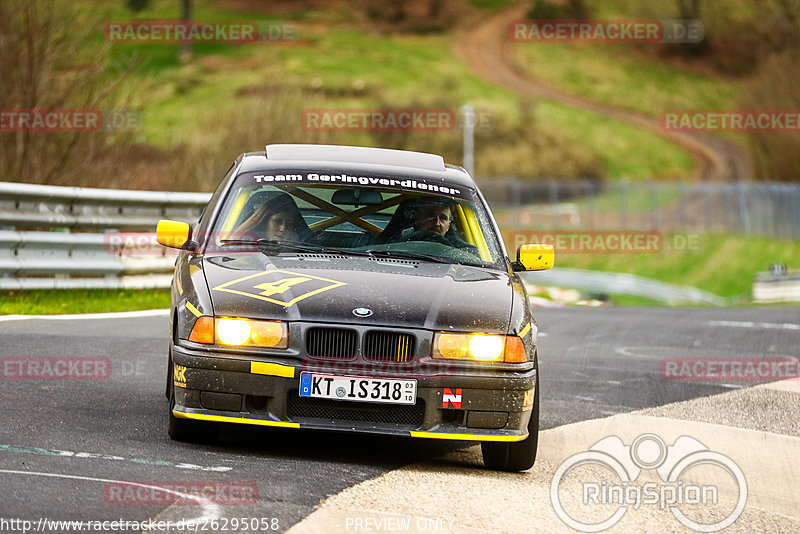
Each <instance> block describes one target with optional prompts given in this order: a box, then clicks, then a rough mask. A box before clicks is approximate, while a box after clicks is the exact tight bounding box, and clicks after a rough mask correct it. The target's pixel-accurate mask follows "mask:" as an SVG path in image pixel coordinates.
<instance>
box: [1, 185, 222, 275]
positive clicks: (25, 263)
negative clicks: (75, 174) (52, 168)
mask: <svg viewBox="0 0 800 534" xmlns="http://www.w3.org/2000/svg"><path fill="white" fill-rule="evenodd" d="M210 196H211V195H210V194H207V193H171V192H162V191H127V190H116V189H94V188H85V187H57V186H47V185H31V184H21V183H10V182H0V289H4V290H9V289H51V288H64V289H67V288H70V289H71V288H150V287H169V285H170V281H171V278H172V275H171V274H170V273H171V271H172V268H173V266H174V262H175V254H174V252H172V251H168V250H167V249H165V248H164V247H160V246H159V245H156V244H155V239H154V234H153V231H154V229H155V225H156V223H157V222H158V220H159V219H163V218H169V219H178V220H183V221H196V220H197V219H198V218H199V216H200V212H201V210H202V209H203V207H204V206H205V205H206V204H207V203H208V199H209V198H210ZM45 230H46V231H45ZM76 230H78V232H75V231H76ZM142 230H143V231H145V232H147V233H149V234H151V237H150V238H149V241H150V243H151V246H149V247H148V246H146V245H145V246H141V242H142V237H144V238H145V241H147V240H148V238H147V236H145V235H144V234H140V235H138V236H137V237H139V239H138V242H137V245H136V246H135V247H134V248H133V249H132V247H131V246H130V243H126V242H124V240H123V241H122V242H119V241H120V240H119V239H117V240H115V239H114V238H115V237H118V236H120V235H121V234H120V232H130V231H142ZM129 235H130V234H129Z"/></svg>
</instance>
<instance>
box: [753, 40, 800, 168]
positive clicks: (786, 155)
mask: <svg viewBox="0 0 800 534" xmlns="http://www.w3.org/2000/svg"><path fill="white" fill-rule="evenodd" d="M798 53H800V49H798V50H786V51H785V52H783V53H782V54H779V55H776V56H773V57H772V58H770V59H769V60H767V61H766V62H764V64H763V65H762V66H761V68H760V69H759V70H758V72H757V75H756V77H755V79H754V81H753V82H752V83H751V84H750V86H749V88H748V89H747V91H746V92H745V95H744V96H743V97H742V98H741V99H740V100H739V108H740V109H742V110H786V111H787V112H788V111H789V110H797V109H800V71H798V70H797V67H796V65H797V55H798ZM747 136H748V140H749V144H750V147H751V150H752V154H753V159H754V160H755V161H754V163H755V172H756V177H757V178H759V179H762V180H774V181H784V182H797V181H800V137H798V135H797V133H796V132H788V133H781V132H771V131H757V132H750V133H748V134H747Z"/></svg>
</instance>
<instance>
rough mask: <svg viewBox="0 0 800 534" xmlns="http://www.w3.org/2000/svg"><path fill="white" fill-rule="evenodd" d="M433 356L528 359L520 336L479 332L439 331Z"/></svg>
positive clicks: (514, 360)
mask: <svg viewBox="0 0 800 534" xmlns="http://www.w3.org/2000/svg"><path fill="white" fill-rule="evenodd" d="M433 357H434V358H444V359H452V360H473V361H479V362H506V363H522V362H526V361H528V355H527V354H526V352H525V346H524V345H523V344H522V340H521V339H520V338H519V337H517V336H503V335H497V334H479V333H474V334H453V333H450V332H437V333H436V334H435V335H434V337H433Z"/></svg>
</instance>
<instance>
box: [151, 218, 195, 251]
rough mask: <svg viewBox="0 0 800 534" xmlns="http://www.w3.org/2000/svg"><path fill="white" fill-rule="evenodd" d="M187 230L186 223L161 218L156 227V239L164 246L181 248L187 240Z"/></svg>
mask: <svg viewBox="0 0 800 534" xmlns="http://www.w3.org/2000/svg"><path fill="white" fill-rule="evenodd" d="M189 232H190V227H189V224H188V223H185V222H180V221H168V220H161V221H158V226H157V227H156V241H158V242H159V243H160V244H162V245H164V246H165V247H170V248H183V246H184V245H185V244H186V243H188V242H189Z"/></svg>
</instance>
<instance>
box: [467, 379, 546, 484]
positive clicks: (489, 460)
mask: <svg viewBox="0 0 800 534" xmlns="http://www.w3.org/2000/svg"><path fill="white" fill-rule="evenodd" d="M538 447H539V370H538V366H537V370H536V390H535V392H534V394H533V410H532V411H531V419H530V421H529V422H528V437H527V438H525V439H524V440H522V441H517V442H514V443H501V442H496V441H484V442H482V443H481V452H482V453H483V465H484V466H486V468H487V469H494V470H497V471H525V470H526V469H530V468H531V467H532V466H533V463H534V462H535V461H536V450H537V449H538Z"/></svg>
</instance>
